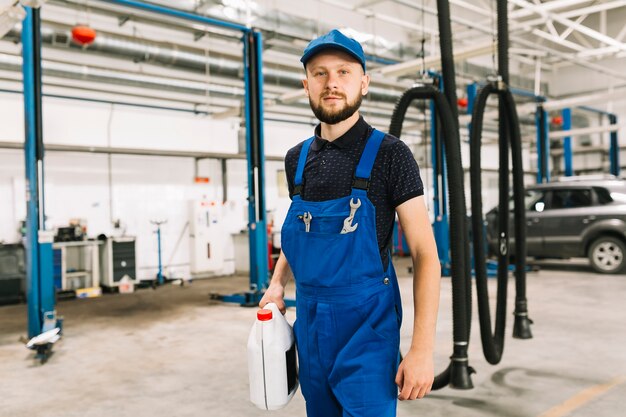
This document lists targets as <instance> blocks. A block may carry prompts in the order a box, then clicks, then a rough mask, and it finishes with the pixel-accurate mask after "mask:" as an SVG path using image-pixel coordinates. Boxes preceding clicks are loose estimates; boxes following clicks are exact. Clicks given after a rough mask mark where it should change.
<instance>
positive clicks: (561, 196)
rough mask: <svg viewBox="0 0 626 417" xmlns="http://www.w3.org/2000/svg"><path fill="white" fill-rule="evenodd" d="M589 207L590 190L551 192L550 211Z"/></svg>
mask: <svg viewBox="0 0 626 417" xmlns="http://www.w3.org/2000/svg"><path fill="white" fill-rule="evenodd" d="M590 205H591V190H589V189H573V190H553V191H552V202H551V204H550V208H551V209H568V208H578V207H588V206H590Z"/></svg>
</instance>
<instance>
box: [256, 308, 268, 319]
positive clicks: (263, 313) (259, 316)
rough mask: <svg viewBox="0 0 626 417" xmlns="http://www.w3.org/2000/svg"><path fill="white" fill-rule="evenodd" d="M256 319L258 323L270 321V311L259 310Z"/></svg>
mask: <svg viewBox="0 0 626 417" xmlns="http://www.w3.org/2000/svg"><path fill="white" fill-rule="evenodd" d="M256 318H257V319H259V321H268V320H271V319H272V310H266V309H262V310H259V311H257V313H256Z"/></svg>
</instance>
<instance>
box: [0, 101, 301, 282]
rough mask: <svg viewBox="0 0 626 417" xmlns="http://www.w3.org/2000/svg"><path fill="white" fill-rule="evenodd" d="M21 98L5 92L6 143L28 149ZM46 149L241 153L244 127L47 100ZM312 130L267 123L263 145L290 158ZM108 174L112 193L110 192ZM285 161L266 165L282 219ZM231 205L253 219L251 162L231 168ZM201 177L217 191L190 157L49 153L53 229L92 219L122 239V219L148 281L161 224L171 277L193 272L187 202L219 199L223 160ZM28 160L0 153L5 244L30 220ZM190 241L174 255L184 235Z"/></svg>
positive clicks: (206, 164) (2, 135)
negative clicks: (249, 211) (115, 224)
mask: <svg viewBox="0 0 626 417" xmlns="http://www.w3.org/2000/svg"><path fill="white" fill-rule="evenodd" d="M22 106H23V104H22V100H21V96H19V95H16V94H0V112H2V113H1V114H2V115H3V117H2V121H3V123H2V128H1V129H0V141H4V142H17V143H20V142H23V140H24V133H23V132H24V128H23V124H24V120H23V108H22ZM43 109H44V120H43V123H44V141H45V143H46V144H67V145H81V146H87V145H91V146H112V147H119V148H124V147H128V148H141V149H151V150H154V149H158V150H177V151H180V150H183V151H198V152H220V153H237V152H238V141H237V137H238V123H236V122H233V121H216V120H211V119H209V118H208V117H202V116H197V115H193V114H187V113H181V112H173V111H164V110H152V109H143V108H134V107H128V106H111V105H108V104H100V103H90V102H82V101H70V100H62V99H54V98H45V99H44V103H43ZM310 131H311V129H310V128H308V127H306V126H304V127H299V126H295V125H292V124H282V123H268V124H266V126H265V133H266V134H265V145H266V150H267V152H266V153H267V154H268V155H284V153H285V152H286V151H287V149H289V148H290V147H292V146H294V145H295V144H296V143H297V142H299V141H300V140H303V139H304V138H306V137H307V135H309V134H310ZM109 158H110V166H111V170H110V177H111V184H112V186H111V187H109ZM282 170H283V163H282V162H277V161H268V162H267V163H266V181H265V182H266V208H267V210H268V211H270V212H272V213H273V212H274V211H275V210H276V208H277V207H278V206H281V207H284V206H285V205H288V201H289V199H288V198H284V197H283V198H279V196H278V195H279V191H278V185H277V184H278V179H277V176H278V175H279V171H280V173H281V174H282ZM227 172H228V176H227V182H228V198H229V200H230V201H231V203H230V204H229V207H230V208H231V211H234V212H236V215H235V217H234V218H235V219H236V220H238V221H236V222H235V223H238V224H236V225H235V226H234V227H235V229H239V228H245V227H246V222H247V201H246V197H247V188H248V187H247V184H248V180H247V165H246V161H245V160H229V161H228V162H227ZM197 174H198V175H199V176H201V177H209V178H210V183H209V184H195V183H194V175H195V162H194V159H193V158H187V157H163V156H138V155H111V156H108V155H105V154H90V153H75V152H55V151H50V152H47V153H46V157H45V204H46V215H47V219H48V220H47V227H48V228H54V227H57V226H63V225H66V224H67V223H68V222H69V221H70V219H73V218H80V219H84V220H85V221H86V222H87V227H88V234H89V236H91V237H95V236H97V235H99V234H101V233H104V234H115V233H117V234H119V233H121V230H115V229H114V227H113V224H112V221H114V220H117V219H120V220H121V222H122V224H123V229H125V231H126V234H128V235H133V236H137V247H138V253H137V262H138V265H139V268H140V273H139V275H140V277H142V278H147V277H152V276H154V274H155V272H156V265H157V243H156V242H157V241H156V235H155V234H154V231H155V230H156V228H155V226H154V225H152V224H151V223H150V220H167V224H165V225H163V226H162V238H163V242H162V245H163V248H162V250H163V260H164V262H165V263H167V264H171V265H176V266H177V267H176V268H174V270H173V271H172V273H173V275H184V274H186V273H187V272H188V262H189V258H188V253H189V250H188V239H187V233H188V232H183V231H184V228H185V224H186V222H187V218H188V206H187V202H188V201H189V200H190V199H194V198H207V199H209V200H213V201H218V202H221V201H222V198H223V193H222V171H221V164H220V162H219V161H216V160H201V161H199V163H198V167H197ZM24 182H25V181H24V153H23V151H21V150H7V149H0V241H5V242H14V241H17V240H18V239H19V234H18V231H17V229H18V225H19V221H20V220H22V219H24V217H25V212H26V210H25V207H26V206H25V193H24V189H25V186H24ZM183 233H184V237H183V239H182V240H181V242H180V245H179V247H178V248H177V249H176V252H175V253H174V249H175V248H174V246H175V244H176V242H177V241H178V240H179V237H180V236H181V234H183Z"/></svg>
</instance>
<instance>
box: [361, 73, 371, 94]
mask: <svg viewBox="0 0 626 417" xmlns="http://www.w3.org/2000/svg"><path fill="white" fill-rule="evenodd" d="M369 87H370V75H369V74H363V78H362V79H361V94H362V95H366V94H367V92H368V90H369Z"/></svg>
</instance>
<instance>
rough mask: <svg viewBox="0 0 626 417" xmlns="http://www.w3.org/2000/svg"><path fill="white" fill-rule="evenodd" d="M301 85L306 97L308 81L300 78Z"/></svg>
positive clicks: (307, 94)
mask: <svg viewBox="0 0 626 417" xmlns="http://www.w3.org/2000/svg"><path fill="white" fill-rule="evenodd" d="M302 87H304V93H305V94H306V96H307V97H308V96H309V81H308V80H306V79H304V80H302Z"/></svg>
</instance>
